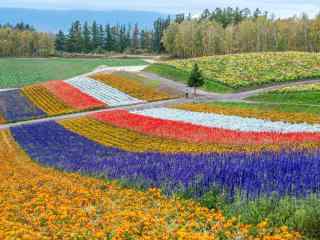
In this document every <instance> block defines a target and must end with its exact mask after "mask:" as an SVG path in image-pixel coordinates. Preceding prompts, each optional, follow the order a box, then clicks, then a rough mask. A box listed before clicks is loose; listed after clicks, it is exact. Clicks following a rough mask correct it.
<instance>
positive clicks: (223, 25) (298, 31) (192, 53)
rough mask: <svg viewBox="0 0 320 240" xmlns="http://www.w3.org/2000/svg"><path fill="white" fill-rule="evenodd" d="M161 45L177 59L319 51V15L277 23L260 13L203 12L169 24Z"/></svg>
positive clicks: (234, 10)
mask: <svg viewBox="0 0 320 240" xmlns="http://www.w3.org/2000/svg"><path fill="white" fill-rule="evenodd" d="M162 41H163V44H164V47H165V49H166V50H167V52H168V53H170V54H171V55H173V56H176V57H199V56H209V55H214V54H230V53H245V52H265V51H310V52H319V51H320V14H319V15H318V16H317V17H315V18H313V19H311V18H309V17H308V16H307V15H306V14H303V16H301V17H291V18H287V19H276V18H275V17H274V16H272V15H271V16H270V15H269V14H268V13H267V12H261V11H260V10H259V9H257V10H256V11H254V12H253V13H251V12H250V11H249V10H248V9H243V10H239V9H238V8H237V9H232V8H227V9H216V10H215V11H213V12H210V11H209V10H205V11H204V12H203V14H202V15H201V16H200V17H199V18H196V19H185V20H183V21H181V22H177V21H176V22H172V23H171V24H170V26H169V27H168V28H167V29H166V30H165V33H164V36H163V39H162Z"/></svg>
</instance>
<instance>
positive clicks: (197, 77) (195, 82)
mask: <svg viewBox="0 0 320 240" xmlns="http://www.w3.org/2000/svg"><path fill="white" fill-rule="evenodd" d="M203 85H204V79H203V76H202V73H201V71H200V69H199V66H198V64H194V65H193V68H192V72H191V74H190V78H189V81H188V86H189V87H193V89H194V95H195V96H197V92H196V91H197V88H198V87H202V86H203Z"/></svg>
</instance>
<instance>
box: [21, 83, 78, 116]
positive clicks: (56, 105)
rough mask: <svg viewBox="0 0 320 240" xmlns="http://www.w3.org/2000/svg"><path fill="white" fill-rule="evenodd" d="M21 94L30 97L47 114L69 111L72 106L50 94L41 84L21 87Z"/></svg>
mask: <svg viewBox="0 0 320 240" xmlns="http://www.w3.org/2000/svg"><path fill="white" fill-rule="evenodd" d="M22 92H23V94H24V95H25V96H26V97H27V98H28V99H30V100H31V101H32V102H33V103H34V104H35V105H36V106H37V107H38V108H39V109H41V110H42V111H44V112H46V113H47V114H48V115H49V116H53V115H59V114H65V113H71V112H73V111H74V109H73V108H71V107H69V106H68V105H66V104H65V103H64V102H62V101H61V100H60V99H58V98H57V97H55V96H54V95H53V94H51V93H50V92H49V91H48V90H47V89H46V88H45V87H43V86H41V85H32V86H29V87H24V88H23V89H22Z"/></svg>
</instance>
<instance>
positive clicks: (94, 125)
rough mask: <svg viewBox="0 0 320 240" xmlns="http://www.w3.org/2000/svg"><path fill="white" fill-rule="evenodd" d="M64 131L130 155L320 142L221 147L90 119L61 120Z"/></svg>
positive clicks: (249, 149)
mask: <svg viewBox="0 0 320 240" xmlns="http://www.w3.org/2000/svg"><path fill="white" fill-rule="evenodd" d="M58 123H59V124H60V125H62V126H63V127H64V128H66V129H68V130H70V131H72V132H74V133H77V134H80V135H82V136H84V137H86V138H88V139H90V140H92V141H95V142H97V143H100V144H103V145H106V146H109V147H115V148H119V149H122V150H125V151H129V152H161V153H179V152H180V153H227V152H261V151H267V150H268V151H280V150H283V149H288V148H290V149H297V150H298V149H313V148H319V147H320V143H301V144H295V145H286V146H284V145H275V144H259V145H249V144H248V145H223V144H198V143H188V142H183V141H178V140H173V139H167V138H160V137H155V136H149V135H145V134H141V133H138V132H135V131H133V130H129V129H124V128H118V127H115V126H112V125H110V124H107V123H103V122H100V121H97V120H94V119H91V118H89V117H81V118H78V119H68V120H61V121H59V122H58Z"/></svg>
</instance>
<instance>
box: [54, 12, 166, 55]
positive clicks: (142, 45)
mask: <svg viewBox="0 0 320 240" xmlns="http://www.w3.org/2000/svg"><path fill="white" fill-rule="evenodd" d="M170 22H171V21H170V18H169V17H168V18H164V19H163V18H159V19H157V20H156V21H155V22H154V27H153V30H145V29H140V28H139V25H138V24H135V25H134V26H133V27H131V26H130V25H114V26H113V25H110V24H107V25H101V24H98V23H97V22H95V21H94V22H93V23H92V24H89V23H88V22H84V23H81V22H80V21H75V22H73V23H72V24H71V27H70V29H69V31H68V33H67V34H65V33H64V32H63V31H59V32H58V34H57V35H56V39H55V45H56V49H57V50H58V51H62V52H69V53H104V52H119V53H124V52H130V53H144V52H156V53H161V52H163V51H164V46H163V44H162V41H161V40H162V37H163V33H164V30H165V29H166V28H167V27H168V26H169V25H170Z"/></svg>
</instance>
